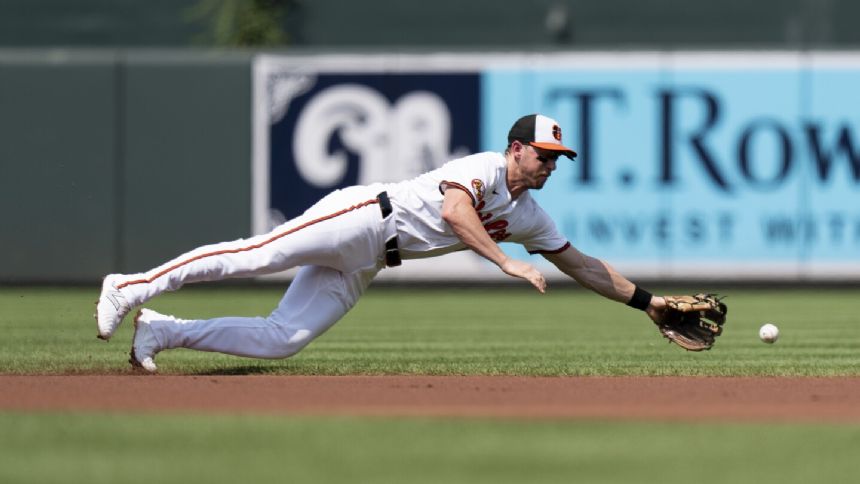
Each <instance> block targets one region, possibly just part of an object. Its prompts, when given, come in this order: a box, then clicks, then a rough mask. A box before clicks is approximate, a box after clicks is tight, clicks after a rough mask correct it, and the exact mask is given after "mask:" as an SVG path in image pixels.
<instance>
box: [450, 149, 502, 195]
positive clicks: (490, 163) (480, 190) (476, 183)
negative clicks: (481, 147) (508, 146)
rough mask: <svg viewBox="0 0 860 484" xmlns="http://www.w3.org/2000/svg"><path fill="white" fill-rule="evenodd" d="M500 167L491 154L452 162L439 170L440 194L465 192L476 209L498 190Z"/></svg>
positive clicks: (481, 154)
mask: <svg viewBox="0 0 860 484" xmlns="http://www.w3.org/2000/svg"><path fill="white" fill-rule="evenodd" d="M498 167H499V164H498V162H496V161H495V160H493V158H492V155H491V154H489V153H479V154H477V155H472V156H466V157H464V158H459V159H456V160H452V161H450V162H448V163H447V164H445V165H444V166H443V167H442V168H441V169H440V170H439V175H440V180H439V192H441V193H442V194H443V195H444V194H445V191H446V190H449V189H458V190H463V191H464V192H466V193H467V194H468V195H469V197H470V198H471V199H472V206H473V207H475V206H477V205H478V204H479V203H481V200H483V199H484V195H486V194H487V192H488V191H492V190H495V189H496V184H497V183H498V182H499V179H500V178H501V177H500V174H499V169H498Z"/></svg>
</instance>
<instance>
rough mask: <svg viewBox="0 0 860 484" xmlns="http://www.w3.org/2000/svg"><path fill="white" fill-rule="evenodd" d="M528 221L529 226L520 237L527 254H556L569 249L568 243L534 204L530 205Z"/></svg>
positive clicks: (544, 213) (548, 217) (549, 219)
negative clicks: (530, 222)
mask: <svg viewBox="0 0 860 484" xmlns="http://www.w3.org/2000/svg"><path fill="white" fill-rule="evenodd" d="M528 219H529V220H531V221H532V224H531V226H530V227H529V229H528V230H526V231H525V232H524V233H523V235H522V240H521V243H522V244H523V246H524V247H525V248H526V250H527V251H528V252H529V254H558V253H560V252H564V251H565V250H567V248H568V247H570V242H569V241H568V240H567V238H565V237H564V236H563V235H562V234H561V233H560V232H559V231H558V228H557V227H556V226H555V222H553V220H552V219H551V218H550V216H549V215H547V213H546V212H544V210H543V209H542V208H541V207H540V206H539V205H538V204H537V203H535V202H533V203H532V204H531V207H530V210H529V214H528Z"/></svg>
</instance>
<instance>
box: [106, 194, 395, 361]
mask: <svg viewBox="0 0 860 484" xmlns="http://www.w3.org/2000/svg"><path fill="white" fill-rule="evenodd" d="M383 189H384V187H382V186H379V185H371V186H357V187H350V188H346V189H343V190H337V191H335V192H332V193H331V194H329V195H328V196H326V197H325V198H323V199H322V200H320V201H319V202H317V203H316V204H314V206H312V207H311V208H309V209H308V210H307V211H306V212H305V213H304V214H302V215H301V216H299V217H296V218H295V219H292V220H290V221H288V222H286V223H284V224H283V225H281V226H279V227H277V228H276V229H274V230H273V231H271V232H270V233H268V234H264V235H260V236H256V237H253V238H250V239H240V240H236V241H232V242H223V243H220V244H214V245H209V246H204V247H201V248H199V249H195V250H192V251H191V252H188V253H186V254H183V255H181V256H179V257H177V258H176V259H173V260H171V261H169V262H167V263H166V264H163V265H161V266H159V267H157V268H155V269H153V270H151V271H148V272H146V273H141V274H134V275H126V276H122V277H121V278H120V279H119V280H120V282H119V283H118V284H117V288H118V289H119V290H120V291H121V292H122V293H123V295H124V296H125V297H126V299H127V300H128V301H129V303H130V304H131V305H132V306H137V305H140V304H143V303H145V302H146V301H148V300H150V299H152V298H153V297H155V296H157V295H158V294H161V293H163V292H165V291H173V290H176V289H179V288H180V287H182V285H184V284H186V283H190V282H200V281H215V280H221V279H226V278H235V277H250V276H257V275H263V274H270V273H275V272H280V271H283V270H286V269H289V268H292V267H297V266H302V267H301V269H300V270H299V272H298V275H297V276H296V278H295V279H294V280H293V281H292V283H291V284H290V287H289V288H288V290H287V292H286V294H285V295H284V297H283V299H282V300H281V303H280V304H279V305H278V308H277V309H275V311H274V312H272V314H270V315H269V317H267V318H259V317H258V318H243V317H227V318H216V319H210V320H179V321H157V322H154V323H153V324H152V325H151V327H152V329H153V331H154V334H155V337H156V339H157V341H158V343H159V346H160V349H168V348H177V347H184V348H193V349H198V350H204V351H218V352H222V353H227V354H232V355H238V356H252V357H258V358H283V357H286V356H290V355H292V354H295V353H296V352H297V351H299V350H300V349H301V348H303V347H304V346H305V345H307V344H308V343H309V342H310V341H311V340H313V339H314V338H316V337H317V336H319V335H321V334H322V333H324V332H325V331H326V330H327V329H328V328H330V327H331V326H332V325H333V324H334V323H336V322H337V321H338V320H339V319H340V318H341V317H343V315H344V314H346V313H347V311H349V310H350V309H351V308H352V306H353V305H355V303H356V301H357V300H358V298H359V297H360V296H361V294H362V293H363V292H364V290H365V289H366V288H367V286H368V285H369V284H370V282H371V281H372V280H373V277H374V276H375V275H376V274H377V273H378V272H379V271H380V270H381V269H382V268H384V267H385V261H384V256H385V251H384V247H385V241H386V240H389V239H390V238H392V237H394V236H395V234H396V228H395V221H394V217H393V216H388V217H386V218H383V217H382V212H381V210H380V207H379V201H378V199H377V198H376V197H377V195H378V194H379V193H380V192H381V191H382V190H383Z"/></svg>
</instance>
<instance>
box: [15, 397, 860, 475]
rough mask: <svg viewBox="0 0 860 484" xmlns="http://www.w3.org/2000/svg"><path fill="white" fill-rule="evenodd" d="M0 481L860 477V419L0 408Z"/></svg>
mask: <svg viewBox="0 0 860 484" xmlns="http://www.w3.org/2000/svg"><path fill="white" fill-rule="evenodd" d="M0 429H2V430H3V438H2V439H0V482H3V483H8V484H15V483H23V482H33V483H36V482H38V483H63V484H75V483H86V484H98V483H116V482H122V483H126V484H134V483H147V484H149V483H161V484H164V483H191V482H205V483H208V484H215V483H231V484H232V483H237V482H254V483H257V482H259V483H262V482H301V483H310V482H312V483H329V482H349V483H363V482H373V483H402V482H410V483H428V484H431V483H432V484H435V483H441V482H444V483H523V482H528V483H543V482H559V483H561V482H565V483H567V482H586V483H595V482H600V483H637V484H639V483H648V482H655V483H656V482H659V483H665V484H672V483H688V482H691V481H694V482H697V483H701V484H708V483H725V482H731V483H757V484H767V483H780V484H791V483H803V484H807V483H812V482H828V483H842V482H845V483H847V482H856V479H857V475H858V471H860V466H858V464H857V458H856V457H857V456H856V453H857V449H858V448H860V428H858V427H857V426H835V425H834V426H811V425H725V424H724V425H716V424H700V425H667V424H656V423H651V424H649V423H611V422H576V421H558V422H556V421H552V422H550V421H537V422H527V421H497V420H490V419H486V420H484V419H476V420H447V419H392V420H381V419H355V418H327V419H323V418H314V419H308V418H305V419H298V418H291V417H251V416H188V415H185V416H152V415H144V416H135V415H117V414H114V415H92V414H76V415H64V414H49V415H38V416H34V415H25V414H2V413H0Z"/></svg>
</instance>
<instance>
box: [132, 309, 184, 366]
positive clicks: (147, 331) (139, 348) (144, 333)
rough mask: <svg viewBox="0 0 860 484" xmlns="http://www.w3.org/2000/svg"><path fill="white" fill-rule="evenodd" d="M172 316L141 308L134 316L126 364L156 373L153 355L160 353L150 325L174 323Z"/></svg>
mask: <svg viewBox="0 0 860 484" xmlns="http://www.w3.org/2000/svg"><path fill="white" fill-rule="evenodd" d="M175 320H176V318H174V317H173V316H167V315H164V314H159V313H157V312H155V311H153V310H151V309H146V308H141V309H140V310H139V311H138V312H137V314H136V315H135V316H134V338H133V339H132V342H131V352H130V353H129V355H130V356H131V358H129V360H128V362H129V363H131V366H132V367H133V368H142V369H144V370H146V371H148V372H149V373H155V372H156V371H158V367H157V366H155V355H156V354H157V353H158V352H159V351H160V349H159V347H158V341H156V339H155V335H154V334H153V332H152V327H151V326H150V324H151V323H152V322H153V321H175Z"/></svg>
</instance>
